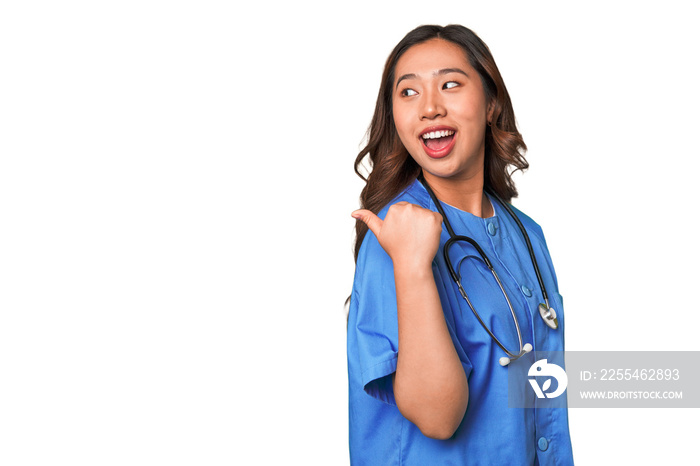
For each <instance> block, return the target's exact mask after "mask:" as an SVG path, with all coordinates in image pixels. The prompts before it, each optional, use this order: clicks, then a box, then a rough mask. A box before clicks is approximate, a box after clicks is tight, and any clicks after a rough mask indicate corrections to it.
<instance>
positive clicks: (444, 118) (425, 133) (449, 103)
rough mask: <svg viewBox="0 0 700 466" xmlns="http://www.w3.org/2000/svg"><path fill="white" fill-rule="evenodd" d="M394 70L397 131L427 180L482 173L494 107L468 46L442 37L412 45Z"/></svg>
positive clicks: (457, 179)
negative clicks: (467, 48)
mask: <svg viewBox="0 0 700 466" xmlns="http://www.w3.org/2000/svg"><path fill="white" fill-rule="evenodd" d="M394 75H395V76H396V78H395V82H394V89H393V113H394V123H395V125H396V130H397V131H398V134H399V138H400V139H401V142H402V143H403V145H404V146H405V147H406V150H408V153H409V154H411V156H412V157H413V159H414V160H415V161H416V162H417V163H418V165H420V166H421V167H422V168H423V171H424V174H425V175H426V178H428V181H430V178H432V177H438V178H443V179H449V180H452V181H462V180H466V179H472V178H474V177H475V176H479V175H481V176H483V175H482V174H483V166H484V146H485V142H484V141H485V130H486V125H487V122H488V121H490V116H491V115H490V114H491V112H492V111H491V108H490V105H488V102H486V97H485V95H484V89H483V86H482V84H481V78H480V76H479V74H478V73H477V72H476V70H474V68H472V66H471V65H470V64H469V61H468V60H467V57H466V56H465V53H464V51H463V50H462V49H461V48H460V47H459V46H458V45H455V44H453V43H451V42H448V41H445V40H442V39H432V40H429V41H427V42H423V43H421V44H418V45H414V46H413V47H411V48H410V49H408V50H407V51H406V52H405V53H404V54H403V55H402V56H401V58H400V59H399V61H398V62H397V64H396V71H395V74H394ZM430 175H432V176H430Z"/></svg>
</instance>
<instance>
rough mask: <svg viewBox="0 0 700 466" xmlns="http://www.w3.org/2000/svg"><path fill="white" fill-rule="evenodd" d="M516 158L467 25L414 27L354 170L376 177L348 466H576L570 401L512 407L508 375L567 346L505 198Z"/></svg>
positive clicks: (507, 111)
mask: <svg viewBox="0 0 700 466" xmlns="http://www.w3.org/2000/svg"><path fill="white" fill-rule="evenodd" d="M524 151H525V144H524V142H523V140H522V137H521V136H520V134H519V132H518V131H517V129H516V125H515V116H514V113H513V109H512V105H511V102H510V98H509V96H508V92H507V90H506V87H505V85H504V83H503V80H502V78H501V76H500V73H499V71H498V68H497V67H496V63H495V61H494V59H493V57H492V56H491V53H490V52H489V50H488V48H487V47H486V45H485V44H484V43H483V42H482V41H481V40H480V39H479V38H478V37H477V36H476V35H475V34H474V33H473V32H472V31H470V30H469V29H467V28H465V27H463V26H458V25H450V26H447V27H440V26H421V27H419V28H417V29H415V30H413V31H411V32H410V33H408V35H406V37H404V38H403V40H401V42H399V44H398V45H397V46H396V48H394V50H393V52H392V53H391V55H390V56H389V58H388V60H387V62H386V66H385V69H384V74H383V76H382V84H381V88H380V91H379V97H378V99H377V105H376V109H375V112H374V117H373V119H372V123H371V126H370V130H369V142H368V144H367V146H366V147H365V148H364V149H363V150H362V151H361V152H360V154H359V155H358V157H357V160H356V161H355V171H356V172H357V173H358V175H360V176H362V175H361V174H360V172H359V166H360V164H361V163H362V161H363V159H364V158H365V157H366V156H368V157H369V159H370V161H371V166H372V171H371V174H370V175H369V177H368V178H367V179H366V182H367V185H366V186H365V188H364V189H363V191H362V195H361V205H362V209H360V210H358V211H355V212H353V214H352V215H353V217H354V218H356V219H357V220H358V222H357V227H356V229H357V242H356V245H355V256H356V257H355V259H356V272H355V281H354V285H353V290H352V295H351V299H350V311H349V316H348V317H349V318H348V373H349V383H350V386H349V393H350V457H351V461H352V464H357V465H362V464H373V465H374V464H376V465H383V466H384V465H392V464H396V465H399V464H400V465H428V464H431V465H432V464H435V465H442V464H459V465H482V464H483V465H500V464H503V465H533V464H540V465H545V464H546V465H549V464H552V465H554V464H557V465H567V464H573V459H572V452H571V441H570V438H569V429H568V417H567V411H566V404H565V398H564V397H561V398H560V400H562V399H563V400H564V402H563V404H561V402H560V404H559V405H558V406H563V407H548V406H547V407H543V406H546V405H544V404H541V403H540V404H539V405H538V400H537V399H536V396H535V393H534V391H530V392H529V393H528V394H526V395H524V396H526V397H527V396H529V397H530V398H531V400H530V401H531V403H532V404H531V405H530V406H533V407H528V408H522V407H520V408H518V407H509V399H508V394H509V388H508V374H509V372H510V371H511V370H514V369H517V370H518V371H519V373H520V374H521V375H522V374H523V373H524V374H526V373H527V370H528V369H529V368H530V364H532V362H533V361H534V359H533V358H532V356H533V355H534V354H535V352H537V354H538V355H539V354H544V353H540V352H557V351H559V352H561V351H563V350H564V316H563V312H562V300H561V296H560V295H559V294H558V286H557V281H556V276H555V273H554V268H553V266H552V262H551V259H550V257H549V252H548V251H547V246H546V243H545V240H544V236H543V234H542V230H541V228H540V227H539V226H538V225H537V224H536V223H535V222H534V221H532V220H531V219H530V218H528V217H527V216H525V215H524V214H522V213H521V212H519V211H517V210H516V209H515V208H513V207H511V206H509V205H508V204H507V202H509V201H510V200H511V199H512V198H513V197H515V196H516V195H517V191H516V189H515V185H514V183H513V180H512V179H511V176H510V173H511V170H512V169H525V168H527V166H528V165H527V162H526V161H525V159H524V157H523V155H522V153H523V152H524ZM363 179H364V178H363ZM445 251H447V253H445ZM533 348H534V351H532V349H533ZM524 356H530V357H529V358H526V357H524ZM526 361H529V362H526ZM524 385H527V384H526V383H525V384H524ZM525 388H527V390H531V389H530V387H524V386H523V390H524V389H525ZM521 393H525V392H521Z"/></svg>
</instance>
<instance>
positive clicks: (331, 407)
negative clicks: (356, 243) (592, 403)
mask: <svg viewBox="0 0 700 466" xmlns="http://www.w3.org/2000/svg"><path fill="white" fill-rule="evenodd" d="M689 4H690V2H681V1H664V2H660V1H659V2H653V3H652V2H591V1H586V2H566V3H565V2H553V1H537V2H535V1H519V2H512V1H499V2H483V1H482V2H471V1H465V0H461V1H458V2H456V1H444V2H438V3H435V2H425V1H423V2H415V1H401V2H378V1H356V2H347V3H343V4H335V3H332V2H310V1H299V2H281V1H280V2H261V3H253V2H224V1H218V2H215V1H201V0H200V1H197V2H195V1H168V2H166V1H152V0H145V1H144V0H142V1H120V2H116V1H115V2H89V1H65V2H48V1H43V2H37V1H25V2H3V3H2V5H1V6H0V44H2V45H1V46H0V157H1V162H0V163H1V165H0V463H2V464H3V465H8V466H12V465H45V464H70V465H94V464H100V465H117V464H119V465H121V464H139V465H140V464H143V465H146V464H147V465H154V464H167V465H194V464H197V465H201V464H206V465H225V464H226V465H230V464H237V465H238V464H241V465H242V464H246V465H247V464H263V465H272V464H306V465H347V464H349V459H348V453H347V431H348V428H347V372H346V371H347V366H346V355H345V310H344V309H343V303H344V301H345V299H346V297H347V296H348V295H349V293H350V290H351V286H352V279H353V273H354V263H353V256H352V241H353V227H354V221H353V219H352V218H351V217H350V212H351V211H352V210H354V209H355V208H357V206H358V196H359V193H360V190H361V188H362V182H361V181H360V179H359V178H357V177H356V176H355V174H354V173H353V168H352V166H353V162H354V159H355V156H356V154H357V152H358V151H359V149H360V147H361V145H362V141H363V138H364V134H365V131H366V129H367V126H368V124H369V121H370V118H371V116H372V112H373V109H374V102H375V99H376V95H377V91H378V89H379V82H380V76H381V72H382V68H383V65H384V61H385V60H386V57H387V56H388V54H389V52H390V51H391V49H392V48H393V47H394V45H395V44H396V43H397V42H398V41H399V40H400V39H401V38H402V37H403V36H404V35H405V34H406V33H407V32H408V31H409V30H411V29H413V28H414V27H416V26H418V25H421V24H433V23H434V24H442V25H445V24H449V23H461V24H464V25H466V26H468V27H470V28H472V29H473V30H474V31H475V32H476V33H477V34H478V35H479V36H480V37H481V38H482V39H483V40H484V41H485V42H486V43H487V44H488V45H489V47H490V49H491V51H492V52H493V54H494V56H495V58H496V62H497V63H498V66H499V68H500V70H501V73H502V75H503V77H504V80H505V82H506V84H507V86H508V90H509V92H510V95H511V98H512V101H513V105H514V108H515V113H516V115H517V118H518V124H519V127H520V130H521V132H522V134H523V135H524V138H525V141H526V143H527V145H528V148H529V151H528V154H527V156H528V160H529V162H530V166H531V167H530V170H529V171H528V172H527V173H526V174H524V175H523V176H521V175H518V176H517V184H518V187H519V190H520V197H519V198H518V199H517V200H515V201H514V203H515V205H516V206H517V207H518V208H520V209H521V210H523V211H525V212H526V213H528V214H529V215H530V216H531V217H533V218H534V219H535V220H536V221H537V222H538V223H539V224H540V225H541V226H542V227H543V230H544V232H545V235H546V237H547V241H548V244H549V248H550V251H551V254H552V257H553V260H554V263H555V265H556V267H557V273H558V277H559V285H560V291H561V294H562V295H563V296H564V300H565V306H566V314H567V335H566V341H567V349H569V350H579V351H584V350H615V351H622V350H658V351H671V350H698V349H700V344H699V343H698V327H699V324H700V319H699V318H698V311H699V310H700V309H698V300H697V298H696V294H695V291H696V290H697V286H698V285H697V283H698V278H700V277H699V274H698V272H697V270H698V269H697V264H698V261H699V260H700V247H699V246H698V239H697V238H698V226H697V225H698V222H697V220H696V217H697V212H698V209H697V207H696V203H695V194H696V189H697V188H696V187H697V181H698V176H697V160H698V157H699V156H700V150H699V149H698V141H697V139H698V126H699V123H700V119H699V117H698V107H699V104H700V93H699V91H698V85H697V83H698V82H700V76H699V73H698V65H697V47H698V44H699V43H700V33H699V32H698V28H697V27H696V24H695V19H694V18H695V15H694V13H693V9H692V8H691V7H689V6H686V5H689ZM669 364H672V363H671V362H670V363H669ZM698 421H700V416H699V415H698V410H697V409H597V410H580V409H572V410H570V428H571V435H572V439H573V448H574V455H575V459H576V462H577V464H582V465H587V464H596V465H607V464H611V465H612V464H619V463H625V464H689V463H690V462H691V461H693V458H695V459H696V448H695V447H694V445H695V443H696V439H695V435H694V432H696V430H697V429H696V426H697V424H698Z"/></svg>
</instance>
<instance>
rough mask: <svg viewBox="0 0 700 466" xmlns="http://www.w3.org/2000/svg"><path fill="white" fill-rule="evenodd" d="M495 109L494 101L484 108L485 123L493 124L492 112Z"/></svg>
mask: <svg viewBox="0 0 700 466" xmlns="http://www.w3.org/2000/svg"><path fill="white" fill-rule="evenodd" d="M495 108H496V99H491V102H489V105H488V106H487V107H486V121H487V122H489V123H493V112H494V110H495Z"/></svg>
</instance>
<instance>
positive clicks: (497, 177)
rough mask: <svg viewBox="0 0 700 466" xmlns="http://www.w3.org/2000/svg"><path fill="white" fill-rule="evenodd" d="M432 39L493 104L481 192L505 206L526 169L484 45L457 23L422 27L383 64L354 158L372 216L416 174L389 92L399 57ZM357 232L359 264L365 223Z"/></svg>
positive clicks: (363, 198)
mask: <svg viewBox="0 0 700 466" xmlns="http://www.w3.org/2000/svg"><path fill="white" fill-rule="evenodd" d="M431 39H443V40H446V41H449V42H452V43H454V44H456V45H458V46H460V47H461V48H462V50H464V53H465V55H466V56H467V59H468V60H469V64H470V65H471V66H472V68H474V69H475V70H476V71H477V72H478V73H479V76H481V82H482V85H483V87H484V93H485V95H486V102H493V104H494V110H493V118H492V121H491V124H490V125H489V126H487V129H486V144H485V146H486V150H485V154H484V155H485V157H484V173H485V175H484V178H485V179H484V186H485V188H486V189H490V190H491V191H492V192H494V193H496V194H497V195H498V196H499V197H500V198H501V199H503V200H505V201H507V202H508V201H510V200H511V199H512V198H514V197H517V196H518V191H517V189H516V188H515V183H514V182H513V178H512V177H511V175H512V174H513V172H515V171H517V170H526V169H527V168H528V166H529V165H528V163H527V160H525V157H524V155H523V154H524V153H525V151H526V150H527V147H526V146H525V142H524V141H523V138H522V136H521V135H520V133H519V132H518V130H517V128H516V125H515V114H514V113H513V106H512V104H511V102H510V96H509V95H508V90H507V89H506V85H505V84H504V82H503V78H501V73H500V72H499V71H498V67H497V66H496V62H495V61H494V59H493V56H492V55H491V52H490V51H489V49H488V47H487V46H486V44H484V42H483V41H482V40H481V39H480V38H479V37H478V36H477V35H476V34H474V32H472V31H471V30H470V29H467V28H466V27H464V26H460V25H457V24H451V25H449V26H445V27H443V26H432V25H426V26H420V27H418V28H416V29H414V30H413V31H411V32H409V33H408V34H406V37H404V38H403V39H401V42H399V43H398V44H397V45H396V47H395V48H394V50H393V51H392V52H391V54H390V55H389V58H388V59H387V61H386V65H385V66H384V73H383V74H382V84H381V87H380V89H379V96H378V97H377V105H376V107H375V109H374V116H373V117H372V123H371V124H370V126H369V129H368V130H367V136H368V141H367V145H366V146H365V147H364V148H363V149H362V150H361V151H360V153H359V154H357V158H356V159H355V173H357V175H358V176H359V177H360V178H362V179H363V180H364V181H365V182H366V183H367V184H366V185H365V187H364V188H363V189H362V193H361V194H360V206H361V208H362V209H368V210H371V211H372V212H374V213H375V214H376V213H378V212H379V211H380V210H381V209H382V208H383V207H384V206H385V205H387V204H388V203H389V202H391V200H393V199H394V198H395V197H396V196H397V195H399V194H400V193H401V191H403V190H404V189H405V188H406V187H407V186H408V185H409V184H410V183H411V182H412V181H413V180H415V179H416V177H417V176H418V174H419V173H420V166H419V165H418V164H417V163H416V162H415V161H414V160H413V158H412V157H411V156H410V155H409V153H408V151H407V150H406V148H405V147H404V146H403V143H401V140H400V139H399V135H398V133H397V132H396V126H395V125H394V115H393V113H392V88H393V85H394V79H395V76H394V73H395V70H396V63H397V62H398V61H399V58H401V56H402V55H403V54H404V53H405V52H406V50H408V49H409V48H411V47H413V46H414V45H416V44H420V43H422V42H426V41H428V40H431ZM365 157H369V160H370V167H371V172H370V174H369V176H367V177H366V178H365V176H364V175H363V174H362V173H361V171H360V167H361V166H362V162H363V160H364V159H365ZM511 166H512V168H511ZM355 231H356V234H357V235H356V240H355V262H357V254H358V253H359V250H360V245H361V244H362V240H363V239H364V237H365V235H366V234H367V225H366V224H365V223H364V222H362V221H360V220H358V221H357V223H356V225H355Z"/></svg>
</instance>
